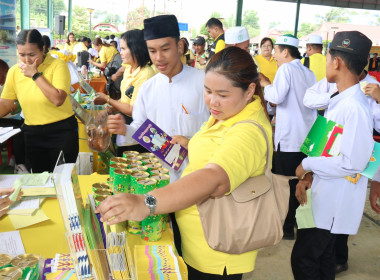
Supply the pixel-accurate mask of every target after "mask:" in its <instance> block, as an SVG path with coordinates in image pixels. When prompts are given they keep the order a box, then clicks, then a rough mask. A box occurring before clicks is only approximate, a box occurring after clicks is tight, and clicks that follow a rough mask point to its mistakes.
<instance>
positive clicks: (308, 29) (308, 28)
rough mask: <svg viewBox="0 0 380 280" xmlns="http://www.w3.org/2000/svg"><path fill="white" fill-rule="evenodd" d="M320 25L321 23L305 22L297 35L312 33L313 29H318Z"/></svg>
mask: <svg viewBox="0 0 380 280" xmlns="http://www.w3.org/2000/svg"><path fill="white" fill-rule="evenodd" d="M318 27H319V24H314V25H313V24H311V23H310V22H304V23H301V28H300V29H299V30H298V32H297V37H298V38H301V37H303V36H305V35H307V34H310V33H312V32H313V31H315V30H317V29H318Z"/></svg>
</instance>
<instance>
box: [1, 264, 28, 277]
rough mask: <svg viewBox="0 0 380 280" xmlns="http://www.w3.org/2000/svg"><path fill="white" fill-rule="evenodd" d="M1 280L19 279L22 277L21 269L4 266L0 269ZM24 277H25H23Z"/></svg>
mask: <svg viewBox="0 0 380 280" xmlns="http://www.w3.org/2000/svg"><path fill="white" fill-rule="evenodd" d="M0 279H1V280H5V279H6V280H19V279H23V278H22V270H21V269H20V268H18V267H4V268H1V269H0ZM24 279H25V278H24Z"/></svg>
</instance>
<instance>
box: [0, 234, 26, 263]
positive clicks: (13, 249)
mask: <svg viewBox="0 0 380 280" xmlns="http://www.w3.org/2000/svg"><path fill="white" fill-rule="evenodd" d="M0 254H8V255H10V256H11V257H12V258H14V257H16V256H18V255H21V254H25V249H24V244H22V240H21V235H20V232H19V231H18V230H16V231H8V232H2V233H0Z"/></svg>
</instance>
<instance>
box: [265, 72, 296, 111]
mask: <svg viewBox="0 0 380 280" xmlns="http://www.w3.org/2000/svg"><path fill="white" fill-rule="evenodd" d="M286 70H287V68H286V65H282V67H280V68H279V69H278V71H277V73H276V76H275V77H274V81H273V84H272V85H268V86H266V87H265V88H264V93H265V94H264V99H265V100H267V101H269V102H271V103H274V104H276V105H278V104H281V103H282V102H283V101H284V100H285V99H286V96H287V95H288V93H289V89H290V81H289V80H288V77H290V75H286V73H285V71H286Z"/></svg>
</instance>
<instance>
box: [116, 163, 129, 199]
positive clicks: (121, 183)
mask: <svg viewBox="0 0 380 280" xmlns="http://www.w3.org/2000/svg"><path fill="white" fill-rule="evenodd" d="M131 173H132V171H131V170H129V169H116V170H114V172H113V192H114V194H118V193H128V192H129V184H130V181H131V178H130V175H131Z"/></svg>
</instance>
